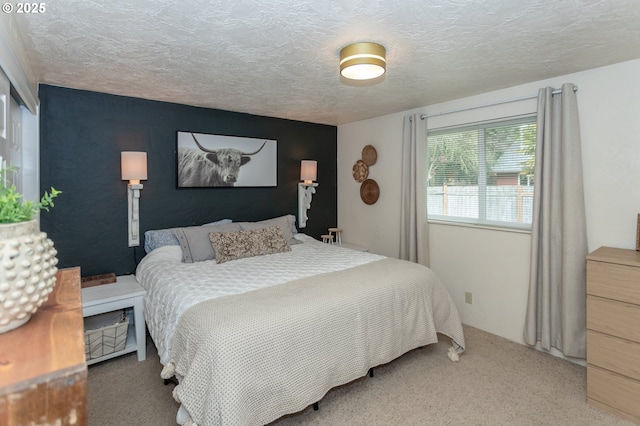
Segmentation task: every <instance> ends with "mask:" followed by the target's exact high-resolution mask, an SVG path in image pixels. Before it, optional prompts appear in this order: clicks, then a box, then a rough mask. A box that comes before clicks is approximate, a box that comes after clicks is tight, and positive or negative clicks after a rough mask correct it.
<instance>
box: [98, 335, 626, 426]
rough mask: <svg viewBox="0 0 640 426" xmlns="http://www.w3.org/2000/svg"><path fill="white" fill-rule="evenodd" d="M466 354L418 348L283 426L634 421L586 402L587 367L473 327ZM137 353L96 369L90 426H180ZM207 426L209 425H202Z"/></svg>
mask: <svg viewBox="0 0 640 426" xmlns="http://www.w3.org/2000/svg"><path fill="white" fill-rule="evenodd" d="M465 337H466V340H467V351H466V352H465V353H464V354H462V356H461V357H460V362H458V363H452V362H451V361H449V359H448V358H447V356H446V353H447V349H448V346H449V342H448V339H446V338H445V339H442V340H441V342H440V343H438V344H437V345H432V346H429V347H425V348H423V349H418V350H414V351H412V352H409V353H407V354H405V355H403V356H402V357H400V358H399V359H397V360H395V361H393V362H391V363H389V364H387V365H384V366H380V367H378V368H376V369H375V377H373V378H369V377H364V378H361V379H358V380H356V381H354V382H352V383H349V384H347V385H345V386H341V387H339V388H337V389H333V390H331V391H329V393H328V394H327V395H326V396H325V397H324V399H323V400H322V401H320V410H319V411H313V409H312V408H311V407H308V408H307V409H306V410H303V411H302V412H300V413H296V414H293V415H290V416H286V417H284V418H282V419H279V420H277V421H276V422H274V423H273V424H272V425H274V426H285V425H286V426H289V425H594V426H595V425H603V426H604V425H632V424H633V423H629V422H626V421H624V420H621V419H618V418H617V417H614V416H612V415H609V414H607V413H604V412H602V411H600V410H597V409H595V408H592V407H590V406H589V405H587V403H586V397H585V394H586V390H585V389H586V370H585V368H584V367H582V366H579V365H575V364H572V363H570V362H568V361H563V360H561V359H559V358H556V357H553V356H551V355H547V354H544V353H540V352H538V351H536V350H533V349H529V348H527V347H525V346H522V345H519V344H517V343H514V342H511V341H508V340H506V339H503V338H500V337H497V336H494V335H492V334H489V333H486V332H483V331H481V330H478V329H475V328H472V327H467V326H465ZM160 370H161V364H160V361H159V359H158V356H157V354H156V351H155V347H154V346H153V343H151V340H150V339H148V343H147V360H146V361H143V362H138V361H137V359H136V356H135V354H130V355H126V356H122V357H120V358H116V359H113V360H110V361H105V362H102V363H98V364H94V365H92V366H90V367H89V424H90V426H111V425H113V426H121V425H137V426H144V425H149V426H164V425H175V415H176V412H177V409H178V405H177V404H176V403H175V402H174V401H173V398H172V397H171V391H172V390H173V385H168V386H164V385H163V383H162V379H160ZM203 426H204V425H203Z"/></svg>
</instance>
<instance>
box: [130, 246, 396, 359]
mask: <svg viewBox="0 0 640 426" xmlns="http://www.w3.org/2000/svg"><path fill="white" fill-rule="evenodd" d="M296 238H297V239H299V240H301V241H303V242H304V244H297V245H292V246H291V251H290V252H286V253H278V254H271V255H267V256H256V257H251V258H246V259H239V260H234V261H232V262H226V263H222V264H219V265H218V264H216V263H215V260H209V261H204V262H196V263H182V262H181V259H182V251H181V248H180V246H165V247H160V248H158V249H156V250H154V251H152V252H151V253H149V254H148V255H147V256H145V258H144V259H142V261H141V262H140V264H139V265H138V268H137V270H136V278H137V279H138V281H139V282H140V284H141V285H142V286H143V287H144V288H145V289H146V290H147V294H146V296H145V319H146V321H147V327H148V328H149V333H151V337H152V338H153V341H154V342H155V344H156V347H157V348H158V354H159V355H160V362H162V364H163V365H166V364H167V362H168V361H169V351H170V349H171V340H172V338H173V334H174V332H175V328H176V325H177V324H178V319H179V318H180V317H181V316H182V314H183V313H184V312H185V311H186V310H187V309H189V308H190V307H191V306H193V305H195V304H196V303H199V302H202V301H203V300H207V299H212V298H216V297H220V296H228V295H232V294H239V293H245V292H247V291H251V290H257V289H259V288H265V287H270V286H273V285H276V284H282V283H285V282H288V281H293V280H296V279H299V278H305V277H310V276H312V275H317V274H321V273H325V272H333V271H339V270H342V269H347V268H352V267H354V266H358V265H363V264H365V263H369V262H373V261H376V260H381V259H384V256H380V255H376V254H372V253H367V252H359V251H355V250H350V249H346V248H343V247H340V246H338V245H328V244H323V243H321V242H319V241H318V240H315V239H313V238H311V237H309V236H307V235H304V234H297V235H296ZM167 307H171V308H170V309H167Z"/></svg>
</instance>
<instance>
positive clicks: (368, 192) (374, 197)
mask: <svg viewBox="0 0 640 426" xmlns="http://www.w3.org/2000/svg"><path fill="white" fill-rule="evenodd" d="M378 197H380V187H379V186H378V182H376V181H375V180H373V179H367V180H365V181H364V182H362V185H360V198H362V201H364V203H365V204H368V205H371V204H375V203H376V201H378Z"/></svg>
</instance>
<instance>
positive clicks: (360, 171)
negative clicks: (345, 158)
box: [353, 160, 369, 182]
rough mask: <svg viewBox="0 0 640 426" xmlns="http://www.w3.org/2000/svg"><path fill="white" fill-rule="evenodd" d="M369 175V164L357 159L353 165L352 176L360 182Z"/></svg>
mask: <svg viewBox="0 0 640 426" xmlns="http://www.w3.org/2000/svg"><path fill="white" fill-rule="evenodd" d="M368 176H369V166H367V165H366V164H365V163H364V161H362V160H358V161H356V163H355V164H354V165H353V178H354V179H355V180H356V182H362V181H364V180H365V179H366V178H367V177H368Z"/></svg>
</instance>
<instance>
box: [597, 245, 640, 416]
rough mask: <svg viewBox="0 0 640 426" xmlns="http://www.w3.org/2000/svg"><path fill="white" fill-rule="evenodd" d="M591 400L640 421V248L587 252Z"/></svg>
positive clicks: (602, 248)
mask: <svg viewBox="0 0 640 426" xmlns="http://www.w3.org/2000/svg"><path fill="white" fill-rule="evenodd" d="M587 400H588V402H589V404H591V405H593V406H595V407H598V408H601V409H603V410H606V411H610V412H613V413H615V414H617V415H618V416H620V417H624V418H626V419H628V420H632V421H634V422H637V423H640V252H637V251H635V250H626V249H618V248H611V247H600V248H599V249H598V250H596V251H594V252H593V253H591V254H589V255H588V256H587Z"/></svg>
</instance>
